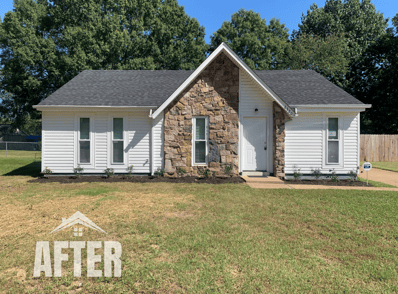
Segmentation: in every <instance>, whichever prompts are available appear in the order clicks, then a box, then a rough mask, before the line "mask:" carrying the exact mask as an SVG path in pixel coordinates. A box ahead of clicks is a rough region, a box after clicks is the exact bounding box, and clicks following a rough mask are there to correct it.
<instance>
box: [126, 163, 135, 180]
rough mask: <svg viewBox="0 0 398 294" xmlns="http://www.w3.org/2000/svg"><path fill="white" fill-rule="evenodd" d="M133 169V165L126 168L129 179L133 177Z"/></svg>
mask: <svg viewBox="0 0 398 294" xmlns="http://www.w3.org/2000/svg"><path fill="white" fill-rule="evenodd" d="M133 168H134V165H131V166H129V167H128V168H127V172H128V174H129V177H130V178H131V177H132V176H133Z"/></svg>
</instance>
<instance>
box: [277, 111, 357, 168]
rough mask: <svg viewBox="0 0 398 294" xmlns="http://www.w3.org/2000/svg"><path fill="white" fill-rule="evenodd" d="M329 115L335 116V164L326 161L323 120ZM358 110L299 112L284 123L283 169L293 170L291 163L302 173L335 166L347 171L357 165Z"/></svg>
mask: <svg viewBox="0 0 398 294" xmlns="http://www.w3.org/2000/svg"><path fill="white" fill-rule="evenodd" d="M329 117H338V118H339V139H340V140H339V145H340V146H339V157H340V160H339V164H338V165H336V164H328V163H327V148H326V144H327V124H328V118H329ZM358 120H359V115H358V113H351V112H339V113H333V112H330V113H329V112H299V116H297V117H294V118H293V119H292V120H291V121H288V122H287V123H286V131H285V133H286V138H285V165H286V167H285V173H286V174H293V172H294V169H295V168H294V166H296V168H299V169H300V172H301V173H302V174H306V175H308V174H311V169H321V172H322V173H323V174H328V173H330V172H329V170H331V169H335V172H336V173H339V174H348V173H349V172H350V171H351V170H356V167H357V165H358V144H359V139H358V123H359V121H358Z"/></svg>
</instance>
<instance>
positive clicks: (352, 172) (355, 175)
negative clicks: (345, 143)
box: [348, 166, 359, 182]
mask: <svg viewBox="0 0 398 294" xmlns="http://www.w3.org/2000/svg"><path fill="white" fill-rule="evenodd" d="M358 171H359V166H358V167H357V169H356V170H350V172H349V173H348V175H349V176H350V178H351V181H352V182H354V181H355V180H356V179H357V178H358Z"/></svg>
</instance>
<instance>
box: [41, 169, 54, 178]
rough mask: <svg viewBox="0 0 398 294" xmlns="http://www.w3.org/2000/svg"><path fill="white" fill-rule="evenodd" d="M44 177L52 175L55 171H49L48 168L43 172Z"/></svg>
mask: <svg viewBox="0 0 398 294" xmlns="http://www.w3.org/2000/svg"><path fill="white" fill-rule="evenodd" d="M42 173H43V175H46V176H47V175H51V174H52V173H53V171H52V170H51V169H49V168H48V167H46V168H45V169H44V170H43V171H42Z"/></svg>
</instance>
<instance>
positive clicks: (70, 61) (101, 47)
mask: <svg viewBox="0 0 398 294" xmlns="http://www.w3.org/2000/svg"><path fill="white" fill-rule="evenodd" d="M14 7H15V8H14V10H13V11H12V12H8V13H7V14H6V15H5V18H4V21H3V22H1V23H0V58H1V60H0V68H2V79H1V88H2V89H3V90H4V91H7V92H8V93H10V95H11V97H10V98H9V99H7V100H3V101H2V103H1V106H0V111H1V112H3V113H4V112H5V111H6V112H8V113H9V115H10V117H12V118H13V122H14V124H16V125H17V126H20V125H23V123H24V118H25V117H27V116H30V118H31V119H37V118H39V117H40V115H39V114H38V113H37V112H35V111H34V110H33V109H32V105H35V104H38V103H39V102H40V101H41V100H42V99H44V98H46V97H47V96H49V95H50V94H51V93H53V92H54V91H56V90H57V89H58V88H60V87H61V86H62V85H64V84H65V83H67V82H68V81H69V80H70V79H72V78H73V77H75V76H76V75H77V74H78V73H79V72H81V71H83V70H86V69H194V68H196V67H197V66H199V64H200V63H201V62H202V61H203V60H204V59H205V52H206V50H207V48H208V46H207V44H206V43H205V41H204V36H205V32H204V28H203V27H202V26H200V25H199V23H198V21H197V20H196V19H194V18H191V17H189V16H188V15H186V14H185V11H184V8H183V7H181V6H179V5H178V2H177V1H176V0H163V1H161V0H148V1H142V0H115V1H110V0H102V1H97V0H56V1H47V0H14Z"/></svg>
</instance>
